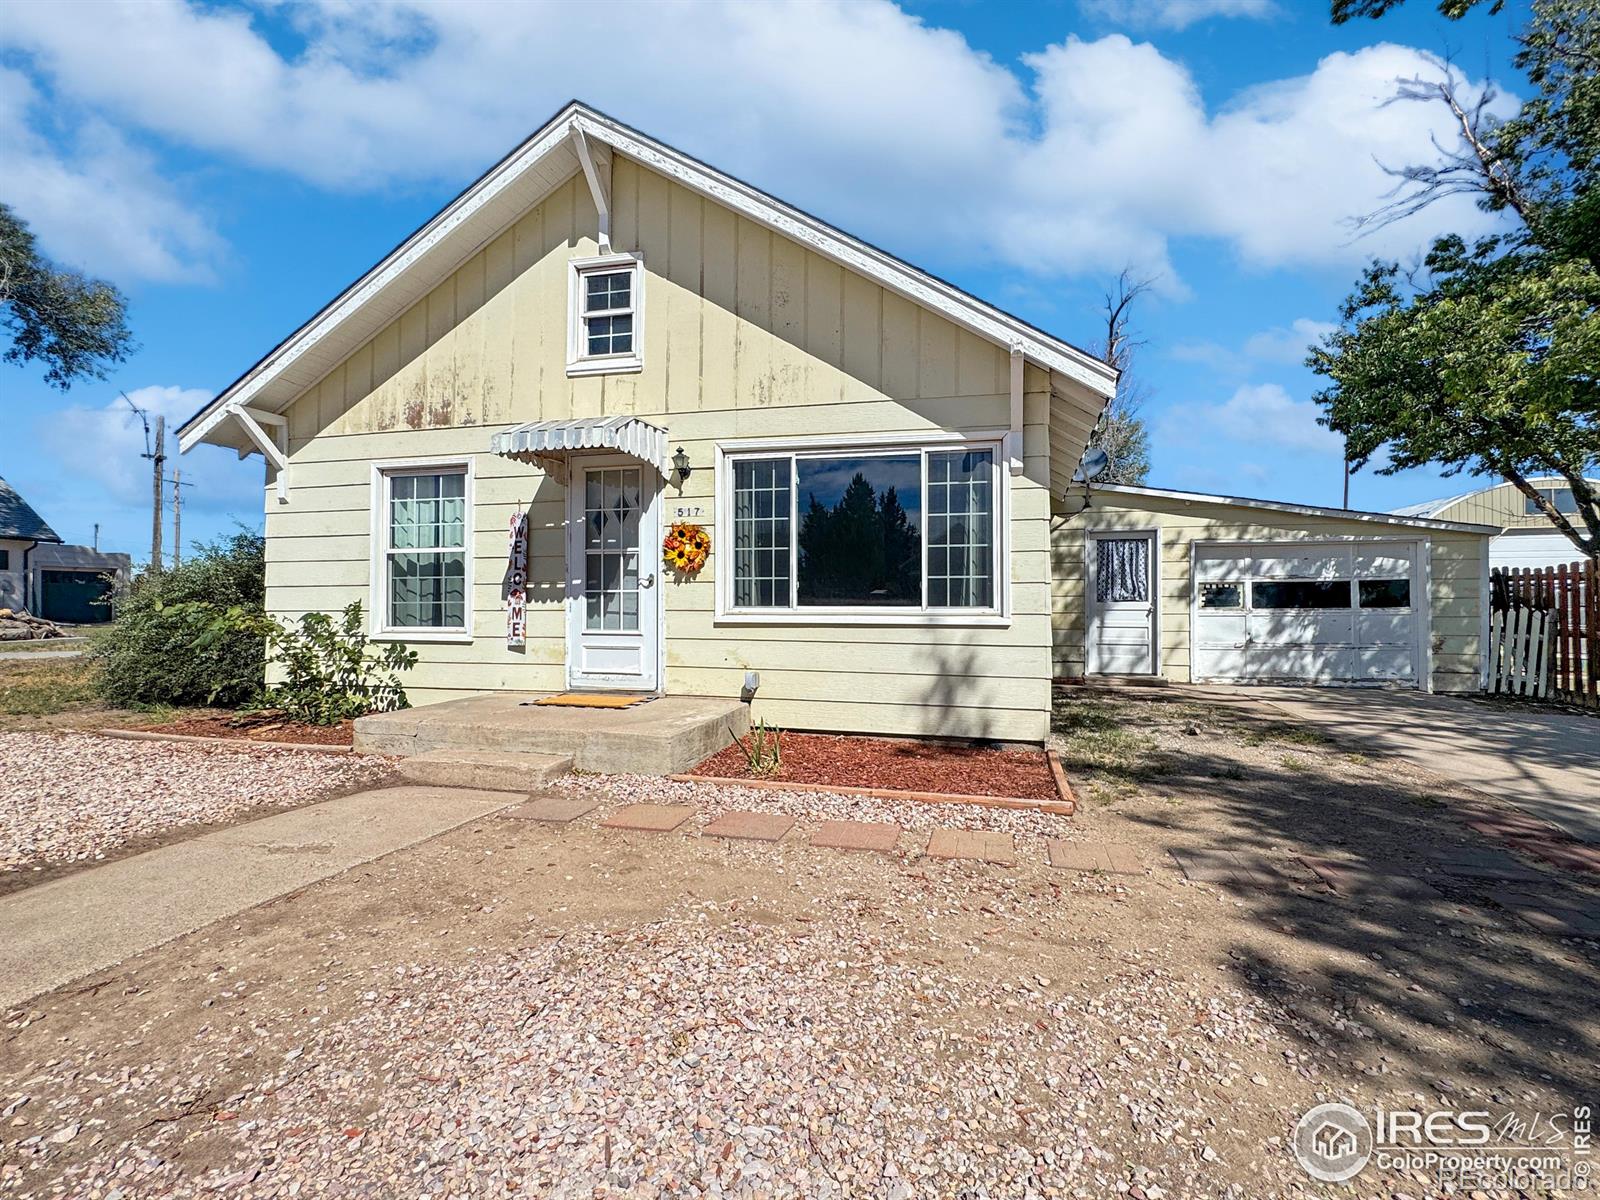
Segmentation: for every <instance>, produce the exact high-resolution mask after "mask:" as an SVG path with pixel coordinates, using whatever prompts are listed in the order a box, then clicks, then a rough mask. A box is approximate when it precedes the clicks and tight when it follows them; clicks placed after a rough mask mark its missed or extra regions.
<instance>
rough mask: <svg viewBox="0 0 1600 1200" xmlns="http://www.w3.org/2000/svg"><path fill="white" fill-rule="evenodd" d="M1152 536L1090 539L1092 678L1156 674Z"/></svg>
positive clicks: (1154, 540)
mask: <svg viewBox="0 0 1600 1200" xmlns="http://www.w3.org/2000/svg"><path fill="white" fill-rule="evenodd" d="M1155 571H1156V535H1155V534H1154V533H1134V534H1091V535H1090V537H1089V645H1088V660H1089V661H1088V670H1089V673H1090V674H1091V675H1154V674H1155V673H1156V574H1155Z"/></svg>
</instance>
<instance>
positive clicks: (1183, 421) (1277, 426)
mask: <svg viewBox="0 0 1600 1200" xmlns="http://www.w3.org/2000/svg"><path fill="white" fill-rule="evenodd" d="M1321 414H1322V409H1321V408H1320V407H1319V406H1318V405H1317V404H1316V403H1315V402H1314V401H1311V400H1296V399H1294V398H1293V397H1291V396H1290V395H1289V393H1288V392H1286V391H1285V390H1284V389H1283V388H1282V387H1280V386H1278V385H1277V384H1275V383H1260V384H1247V385H1246V386H1244V387H1241V388H1239V389H1238V390H1237V391H1236V392H1234V393H1233V395H1232V396H1230V397H1228V399H1227V400H1225V401H1223V402H1222V403H1221V404H1210V405H1190V406H1186V407H1183V408H1175V409H1171V410H1169V411H1168V412H1167V413H1165V414H1164V415H1163V417H1162V419H1161V422H1160V425H1161V431H1162V433H1163V434H1164V435H1165V436H1168V437H1184V436H1187V437H1188V438H1190V439H1191V440H1192V439H1193V437H1194V436H1195V431H1196V430H1204V431H1205V432H1206V434H1207V435H1208V436H1210V437H1215V438H1217V439H1218V440H1221V441H1233V442H1244V443H1250V444H1254V445H1264V446H1275V447H1278V448H1279V449H1283V450H1292V451H1306V452H1311V453H1315V454H1334V455H1337V454H1338V453H1339V452H1340V446H1341V443H1340V439H1339V435H1338V434H1336V433H1334V432H1332V431H1331V430H1329V429H1325V428H1324V427H1323V426H1321V425H1318V424H1317V418H1318V417H1319V416H1320V415H1321Z"/></svg>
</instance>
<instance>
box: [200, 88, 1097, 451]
mask: <svg viewBox="0 0 1600 1200" xmlns="http://www.w3.org/2000/svg"><path fill="white" fill-rule="evenodd" d="M574 132H579V133H582V134H583V135H584V136H585V137H586V138H588V139H591V140H593V141H596V142H600V143H604V144H606V145H608V146H610V147H612V148H614V149H615V150H618V151H620V152H621V153H623V154H626V155H628V156H629V157H630V158H633V159H636V160H638V161H639V162H641V163H644V164H645V165H646V166H648V167H650V168H652V169H653V170H656V171H659V172H661V173H662V174H664V175H667V176H668V177H669V178H672V179H675V180H678V181H679V182H681V183H683V184H684V185H685V186H687V187H690V188H692V189H694V190H695V191H698V192H700V193H701V194H702V195H705V196H707V197H709V198H711V199H713V200H716V201H717V202H718V203H721V204H724V205H726V206H727V207H729V208H731V209H733V210H734V211H735V212H738V213H740V214H742V215H744V216H747V217H749V218H750V219H751V220H754V221H756V222H758V223H760V224H762V225H764V226H766V227H767V228H769V229H772V230H775V231H776V232H778V233H781V234H783V235H784V236H786V237H789V238H792V239H794V240H795V241H797V242H800V243H801V244H802V245H805V246H807V247H809V248H810V249H812V250H815V251H816V252H817V253H819V254H822V255H823V256H824V257H827V258H830V259H832V260H833V261H835V262H837V263H839V264H840V265H842V266H844V267H847V268H849V269H850V270H852V271H855V272H856V273H857V274H860V275H863V276H865V277H867V278H869V279H872V280H873V281H875V282H877V283H879V284H881V285H882V286H884V287H886V288H889V289H890V290H891V291H894V292H896V293H898V294H900V295H902V296H904V297H906V298H907V299H908V300H911V301H913V302H914V303H916V304H919V305H921V306H922V307H924V308H927V309H930V310H932V311H934V312H937V313H939V314H941V315H942V316H945V317H947V318H948V319H949V320H951V321H953V322H954V323H956V324H958V325H961V326H962V327H963V328H966V329H969V330H971V331H972V332H973V333H975V334H977V335H978V336H980V337H983V338H986V339H988V340H989V341H992V342H994V343H996V344H998V345H1001V346H1005V347H1006V348H1008V349H1009V348H1010V347H1012V346H1014V345H1015V346H1021V348H1022V351H1023V353H1024V354H1025V355H1026V356H1027V357H1028V358H1030V359H1032V360H1033V361H1034V362H1035V363H1038V364H1039V365H1041V366H1044V367H1047V368H1049V369H1050V370H1053V371H1057V372H1060V373H1061V374H1062V375H1065V376H1067V377H1069V378H1071V379H1074V380H1076V381H1077V382H1079V383H1080V384H1082V385H1083V386H1084V387H1086V388H1088V389H1089V390H1090V391H1092V392H1093V393H1095V394H1097V395H1099V396H1102V397H1105V398H1109V397H1110V396H1112V395H1113V394H1114V393H1115V391H1116V377H1117V376H1116V372H1115V370H1113V369H1112V368H1111V367H1110V366H1108V365H1107V364H1105V363H1103V362H1101V361H1100V360H1099V359H1097V358H1095V357H1094V356H1093V355H1091V354H1088V353H1086V352H1085V351H1083V350H1079V349H1078V348H1077V347H1075V346H1072V345H1069V344H1068V343H1066V342H1063V341H1061V340H1060V339H1058V338H1054V337H1051V336H1050V335H1048V334H1045V333H1043V332H1041V331H1039V330H1037V329H1034V328H1033V327H1032V326H1031V325H1029V324H1027V323H1026V322H1024V321H1022V320H1020V319H1018V318H1017V317H1013V316H1011V315H1010V314H1008V313H1004V312H1001V311H1000V310H999V309H997V308H994V307H992V306H990V305H988V304H985V303H983V302H982V301H981V300H978V299H976V298H975V297H973V296H969V295H967V294H966V293H965V292H962V291H961V290H960V289H959V288H956V287H953V286H952V285H950V284H948V283H945V282H943V281H942V280H939V279H936V278H935V277H933V276H932V275H929V274H927V273H926V272H923V271H919V270H917V269H916V268H915V267H912V266H910V265H909V264H907V263H903V262H901V261H900V260H899V259H897V258H894V257H893V256H892V255H889V254H886V253H884V252H883V251H881V250H878V249H876V248H874V247H872V246H870V245H868V244H867V243H866V242H863V241H860V240H859V239H857V238H853V237H851V236H850V235H848V234H846V233H843V232H842V231H840V230H838V229H835V228H834V227H833V226H831V225H828V224H826V223H824V222H822V221H819V220H817V219H816V218H815V217H812V216H809V215H807V214H806V213H803V212H801V211H800V210H799V209H796V208H793V207H791V206H789V205H787V204H784V203H783V202H781V201H779V200H777V199H775V198H773V197H771V196H768V195H767V194H766V193H764V192H761V191H759V190H758V189H756V188H753V187H751V186H750V185H748V184H745V183H742V182H740V181H739V180H737V179H734V178H733V177H732V176H729V175H725V174H723V173H722V172H720V171H717V170H715V169H713V168H711V167H708V166H706V165H705V164H704V163H701V162H699V161H697V160H696V159H693V158H690V157H689V156H688V155H686V154H683V153H681V152H679V151H677V150H674V149H673V148H672V147H670V146H667V145H665V144H664V143H661V142H658V141H655V140H654V139H652V138H649V137H647V136H645V135H644V134H642V133H639V132H638V131H637V130H634V129H631V128H629V127H628V126H626V125H623V124H621V123H620V122H618V121H614V120H612V119H611V118H610V117H607V116H605V115H604V114H603V113H599V112H596V111H595V110H594V109H591V108H589V107H587V106H585V105H582V104H579V103H577V102H573V103H571V104H569V105H567V106H566V107H565V108H564V109H562V110H561V112H560V113H558V114H557V115H556V116H555V117H554V118H553V119H552V120H551V121H550V122H549V123H547V124H546V125H545V126H544V127H543V128H542V129H540V130H539V131H538V132H536V133H535V134H534V135H533V136H532V137H530V138H529V139H528V140H527V141H526V142H524V143H523V144H522V145H521V146H519V147H518V148H517V149H516V150H514V151H513V152H512V153H511V154H509V155H507V156H506V157H505V158H504V159H502V160H501V161H500V162H499V163H498V164H496V165H495V166H494V167H492V168H491V169H490V170H489V171H488V172H487V173H486V174H484V176H483V177H482V178H481V179H479V180H478V181H477V182H476V183H474V184H473V185H472V186H471V187H469V188H468V189H467V190H466V191H464V192H463V193H462V194H461V195H459V196H457V197H456V199H455V200H453V201H451V203H450V204H448V205H446V206H445V208H444V209H442V210H441V211H440V212H439V213H438V214H437V215H436V216H434V217H433V219H432V220H430V221H429V222H428V223H427V224H426V225H424V226H423V227H422V228H421V229H419V230H417V231H416V232H415V233H414V234H412V235H411V236H410V237H409V238H407V239H406V240H405V241H404V242H403V243H401V245H400V246H399V247H397V248H396V249H395V250H394V251H393V252H391V253H390V254H389V255H388V256H387V257H386V258H384V259H383V261H381V262H380V263H378V264H377V265H376V266H375V267H373V268H372V269H371V270H370V271H368V272H367V273H366V274H365V275H363V276H362V277H361V278H360V279H359V280H357V281H356V282H355V283H354V284H352V285H351V286H350V287H349V288H347V289H346V290H345V291H344V292H343V293H341V294H340V295H339V296H338V297H336V298H335V299H334V300H333V301H332V302H331V303H330V304H329V305H328V306H327V307H326V308H324V309H323V310H322V311H321V312H319V313H317V314H316V315H315V316H314V317H312V318H311V320H309V321H308V322H306V324H304V325H302V326H301V327H300V328H299V329H298V330H296V331H295V332H294V333H293V334H291V335H290V336H289V337H288V338H286V339H285V340H284V341H283V342H282V343H281V344H280V345H279V346H277V347H276V348H275V349H274V350H272V351H271V352H270V353H269V354H267V356H266V357H265V358H263V359H262V360H261V361H260V362H258V363H257V364H256V365H255V366H253V367H252V368H250V370H249V371H247V372H246V373H245V374H244V375H243V376H241V377H240V378H239V379H237V380H236V381H234V382H233V383H232V384H230V385H229V386H228V387H227V388H226V389H225V390H224V391H223V392H222V393H221V394H220V395H218V396H217V397H216V398H215V399H214V400H212V401H211V403H210V404H208V405H207V406H206V407H205V408H204V409H202V410H201V411H200V412H199V413H197V414H195V416H194V417H192V418H190V419H189V420H188V421H186V422H185V423H184V424H183V425H182V426H181V427H180V428H179V430H178V444H179V448H180V449H182V450H189V449H191V448H192V447H194V446H195V445H197V444H198V443H200V442H202V441H204V440H205V439H206V435H207V434H209V433H210V432H211V431H212V430H213V429H215V428H216V427H217V425H218V424H219V423H221V422H222V421H223V420H224V418H225V417H226V411H225V410H226V408H227V406H228V405H230V404H233V403H238V404H249V403H251V401H252V400H253V399H254V398H256V397H257V396H258V395H260V393H261V392H262V391H263V389H265V388H266V387H268V385H270V384H271V383H273V382H274V381H275V380H276V379H278V377H279V376H280V375H282V373H283V372H284V370H285V369H286V368H287V367H289V366H290V365H292V364H293V363H294V362H296V361H297V360H298V359H300V358H301V357H303V356H304V355H305V354H306V353H307V352H308V351H309V350H311V349H313V348H314V347H316V346H318V345H319V344H320V343H322V342H324V341H327V340H328V339H331V338H336V337H337V335H338V334H339V333H340V331H341V328H342V327H344V326H346V324H347V323H348V322H349V321H350V319H351V318H352V316H354V314H356V313H357V312H358V311H359V310H361V309H362V308H364V307H366V306H367V305H368V304H371V303H373V302H374V301H375V300H377V299H378V298H379V297H380V296H381V295H382V294H383V293H384V292H385V290H386V289H388V288H391V287H393V286H394V285H395V284H396V283H397V282H398V281H399V280H400V279H401V277H402V276H404V275H406V274H407V273H409V272H410V271H411V270H413V269H414V268H416V267H418V265H419V264H420V263H421V262H422V260H423V259H425V258H426V257H427V256H428V255H429V254H430V252H433V251H435V250H436V249H438V248H440V247H441V246H443V245H445V244H446V243H447V242H453V241H454V240H455V239H452V237H451V235H453V234H455V233H457V232H458V231H460V230H462V228H463V226H465V225H467V224H468V223H469V222H471V221H472V218H473V217H474V216H475V215H476V214H478V213H479V212H481V211H483V210H484V208H485V207H486V206H487V205H489V204H490V202H491V201H493V200H494V199H495V198H496V197H498V196H500V195H501V194H502V193H503V192H504V191H505V189H506V188H508V187H510V186H512V185H513V184H515V183H516V182H517V181H518V180H519V179H520V178H521V177H522V176H523V175H525V174H526V173H528V172H530V171H532V170H534V169H535V168H537V167H538V165H539V164H540V162H541V161H542V160H544V159H545V158H547V157H548V156H549V155H551V154H552V153H556V152H559V151H561V150H562V149H563V148H570V145H571V144H572V143H571V139H572V135H573V133H574ZM569 152H570V150H569ZM519 215H520V214H519ZM505 224H506V223H505V222H504V221H500V222H497V223H496V225H495V227H494V229H492V230H486V231H484V233H483V235H482V236H478V237H473V238H470V239H469V240H468V245H469V247H470V249H469V250H468V252H467V253H464V254H460V255H459V256H457V255H451V258H450V261H449V262H448V264H447V265H448V270H444V269H443V268H441V271H442V273H441V278H442V277H443V276H444V275H447V274H448V273H449V271H451V270H455V269H456V267H458V266H459V265H460V264H461V263H462V262H465V261H466V259H467V258H469V257H470V256H471V253H473V252H475V251H476V250H477V249H478V248H479V247H480V246H482V245H483V244H485V243H486V242H487V241H489V240H491V239H492V238H493V237H494V236H497V235H498V234H499V233H500V231H501V229H503V228H504V227H505ZM396 290H397V291H398V290H399V289H396ZM363 340H364V339H363ZM359 345H360V342H359V341H357V342H356V343H355V344H353V345H351V346H349V347H348V349H346V350H345V351H344V354H349V353H353V352H354V351H355V350H356V349H358V348H359ZM344 354H341V355H340V358H341V359H342V358H343V357H344ZM311 386H314V385H311ZM306 390H307V389H306V388H299V389H297V390H296V392H295V397H298V396H299V395H302V394H304V392H305V391H306ZM293 398H294V397H290V398H289V399H283V398H280V399H279V401H278V402H277V403H276V404H275V403H273V401H271V400H270V399H267V398H262V399H261V400H260V401H258V402H257V406H258V407H261V408H265V409H272V410H274V411H282V409H283V408H285V407H287V406H288V404H289V403H290V402H291V401H292V399H293Z"/></svg>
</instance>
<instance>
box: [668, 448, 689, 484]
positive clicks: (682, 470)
mask: <svg viewBox="0 0 1600 1200" xmlns="http://www.w3.org/2000/svg"><path fill="white" fill-rule="evenodd" d="M693 471H694V468H693V467H691V466H690V465H689V456H688V455H687V454H685V453H684V452H683V447H682V446H679V447H678V452H677V453H676V454H674V455H673V456H672V473H673V474H674V475H676V476H677V477H678V486H679V487H682V486H683V484H684V481H685V480H686V479H688V478H689V476H690V475H691V474H692V473H693Z"/></svg>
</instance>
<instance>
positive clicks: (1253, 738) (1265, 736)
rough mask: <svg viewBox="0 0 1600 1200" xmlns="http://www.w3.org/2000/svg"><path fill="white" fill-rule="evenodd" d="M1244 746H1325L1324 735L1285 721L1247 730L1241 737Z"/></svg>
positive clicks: (1270, 722)
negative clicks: (1277, 744)
mask: <svg viewBox="0 0 1600 1200" xmlns="http://www.w3.org/2000/svg"><path fill="white" fill-rule="evenodd" d="M1242 736H1243V738H1244V741H1245V744H1246V745H1249V746H1262V745H1265V744H1266V743H1267V742H1277V743H1279V744H1281V745H1286V746H1326V745H1327V744H1328V738H1327V736H1326V735H1324V734H1322V733H1320V732H1318V731H1317V730H1315V729H1312V728H1310V727H1309V726H1306V725H1292V724H1290V723H1289V722H1287V721H1269V722H1268V723H1267V724H1265V725H1257V726H1256V727H1255V728H1253V729H1250V730H1247V731H1246V732H1245V733H1244V734H1243V735H1242Z"/></svg>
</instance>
